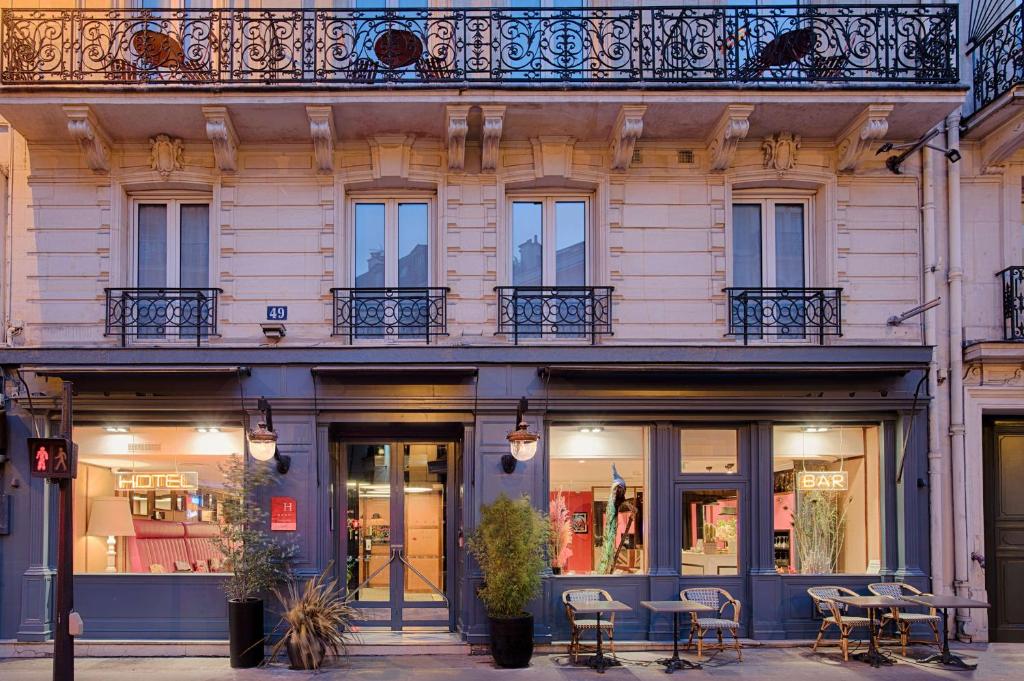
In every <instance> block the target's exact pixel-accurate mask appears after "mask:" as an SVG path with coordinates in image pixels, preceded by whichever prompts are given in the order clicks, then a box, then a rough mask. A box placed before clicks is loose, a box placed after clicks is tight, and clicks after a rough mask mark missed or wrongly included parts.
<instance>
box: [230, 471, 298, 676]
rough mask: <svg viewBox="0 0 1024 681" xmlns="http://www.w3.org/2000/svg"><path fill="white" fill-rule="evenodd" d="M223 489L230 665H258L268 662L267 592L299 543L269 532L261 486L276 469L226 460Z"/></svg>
mask: <svg viewBox="0 0 1024 681" xmlns="http://www.w3.org/2000/svg"><path fill="white" fill-rule="evenodd" d="M220 468H221V473H222V474H223V475H224V488H223V495H222V497H221V505H220V508H219V513H220V516H221V521H222V524H221V529H220V535H219V536H218V537H216V538H214V540H213V541H214V544H215V545H216V547H217V548H218V549H219V550H220V552H221V553H222V554H223V556H224V565H225V569H226V570H228V573H227V575H226V578H225V580H224V584H223V588H224V593H225V594H226V595H227V598H228V642H229V647H230V654H231V666H232V667H236V668H248V667H255V666H256V665H258V664H259V663H260V662H262V661H263V643H264V641H265V638H266V637H265V636H264V634H263V598H262V594H263V593H265V592H266V591H268V590H270V589H271V588H272V587H273V586H274V585H275V584H277V583H278V582H280V581H281V580H282V579H283V578H284V577H285V576H286V574H287V572H288V564H289V562H290V561H291V558H292V556H293V555H294V552H295V551H294V547H290V546H284V545H282V544H280V543H278V542H277V541H275V540H274V539H272V538H271V537H270V535H269V534H267V532H266V530H265V529H264V528H265V527H266V522H267V513H266V512H265V511H264V510H263V508H262V506H261V505H260V503H259V501H258V499H257V497H256V495H257V491H258V490H259V489H260V488H262V487H266V486H268V485H270V484H272V483H274V482H276V474H275V473H274V471H273V469H271V468H270V467H269V466H266V465H265V464H261V463H257V464H254V465H249V466H247V465H246V463H245V460H244V459H243V458H242V457H241V456H233V457H231V458H230V459H228V460H227V461H226V462H225V463H223V464H222V465H221V467H220Z"/></svg>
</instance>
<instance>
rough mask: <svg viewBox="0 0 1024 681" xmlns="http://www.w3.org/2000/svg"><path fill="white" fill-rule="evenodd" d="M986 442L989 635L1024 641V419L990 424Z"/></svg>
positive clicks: (986, 549) (986, 564) (986, 548)
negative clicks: (990, 608) (1023, 492)
mask: <svg viewBox="0 0 1024 681" xmlns="http://www.w3.org/2000/svg"><path fill="white" fill-rule="evenodd" d="M985 443H986V447H985V452H984V463H985V466H984V469H985V581H986V585H985V587H986V589H987V590H988V598H989V601H990V602H991V603H992V610H991V611H990V613H989V638H990V640H992V641H1016V642H1024V494H1021V490H1022V489H1024V420H1015V421H1007V420H1001V421H993V422H991V423H989V424H988V426H987V428H986V438H985Z"/></svg>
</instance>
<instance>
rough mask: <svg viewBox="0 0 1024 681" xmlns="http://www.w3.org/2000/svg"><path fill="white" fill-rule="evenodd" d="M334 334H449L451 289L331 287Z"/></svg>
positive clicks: (352, 337) (351, 336)
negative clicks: (449, 296) (449, 294)
mask: <svg viewBox="0 0 1024 681" xmlns="http://www.w3.org/2000/svg"><path fill="white" fill-rule="evenodd" d="M331 293H332V294H333V296H334V332H333V333H334V335H335V336H343V335H347V336H348V339H349V342H350V343H351V342H352V341H353V340H356V339H358V338H423V339H424V340H425V341H426V342H427V343H430V342H431V339H435V338H437V337H438V336H447V335H448V289H447V288H442V287H438V286H426V287H424V286H419V287H390V288H332V289H331Z"/></svg>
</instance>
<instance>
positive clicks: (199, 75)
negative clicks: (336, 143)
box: [0, 3, 959, 88]
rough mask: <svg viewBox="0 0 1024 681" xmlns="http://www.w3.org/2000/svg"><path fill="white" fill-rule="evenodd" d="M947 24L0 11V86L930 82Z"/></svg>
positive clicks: (570, 13) (940, 63)
mask: <svg viewBox="0 0 1024 681" xmlns="http://www.w3.org/2000/svg"><path fill="white" fill-rule="evenodd" d="M381 4H383V3H381ZM957 26H958V23H957V6H956V5H955V4H928V5H917V4H836V5H818V4H810V5H807V6H800V7H795V6H794V7H754V6H749V7H734V6H729V7H722V6H717V7H699V6H698V7H694V6H679V7H650V8H639V7H621V8H615V7H609V8H605V7H601V8H596V7H595V8H585V9H584V8H581V9H490V8H481V9H441V8H437V9H402V10H390V9H389V10H384V9H380V10H353V9H310V10H262V9H252V10H249V9H241V10H211V9H187V10H155V9H154V10H121V9H110V10H80V9H40V10H5V11H4V12H3V20H2V29H0V44H2V47H0V83H2V84H4V85H14V84H17V85H47V84H49V85H53V84H60V85H83V86H89V85H96V84H113V85H130V84H135V83H147V84H175V83H176V84H182V85H191V86H213V85H223V84H256V83H259V84H277V85H300V84H328V85H345V86H364V87H369V86H389V87H390V86H395V85H410V86H424V85H441V86H454V87H460V88H464V87H472V86H481V87H493V86H495V85H506V84H512V85H524V84H530V83H537V84H543V83H557V84H558V85H559V86H560V87H566V86H573V85H576V86H580V87H593V86H595V85H597V84H602V85H608V86H616V85H617V86H621V87H635V86H637V85H643V86H658V85H662V86H668V87H672V86H679V85H684V84H698V85H699V84H703V85H713V84H716V83H752V84H753V83H757V84H785V83H788V84H807V83H816V84H847V83H857V84H873V85H884V84H893V83H900V84H904V85H907V84H919V85H924V86H934V85H937V84H955V83H957V82H958V81H959V76H958V49H957Z"/></svg>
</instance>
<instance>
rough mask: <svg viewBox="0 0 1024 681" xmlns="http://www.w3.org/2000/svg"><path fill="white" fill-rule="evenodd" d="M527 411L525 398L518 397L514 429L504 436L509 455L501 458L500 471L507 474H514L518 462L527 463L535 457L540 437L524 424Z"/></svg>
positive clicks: (528, 425)
mask: <svg viewBox="0 0 1024 681" xmlns="http://www.w3.org/2000/svg"><path fill="white" fill-rule="evenodd" d="M527 409H528V404H527V402H526V398H525V397H520V398H519V406H518V407H517V408H516V428H515V430H510V431H509V433H508V435H506V436H505V439H506V440H508V445H509V451H510V452H511V453H510V454H505V455H504V456H502V457H501V470H503V471H505V473H507V474H512V473H514V472H515V470H516V463H518V462H519V461H529V460H530V459H532V458H533V457H535V456H536V455H537V442H538V441H539V440H540V435H538V434H537V433H534V432H532V431H531V430H530V424H528V423H527V422H526V410H527Z"/></svg>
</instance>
